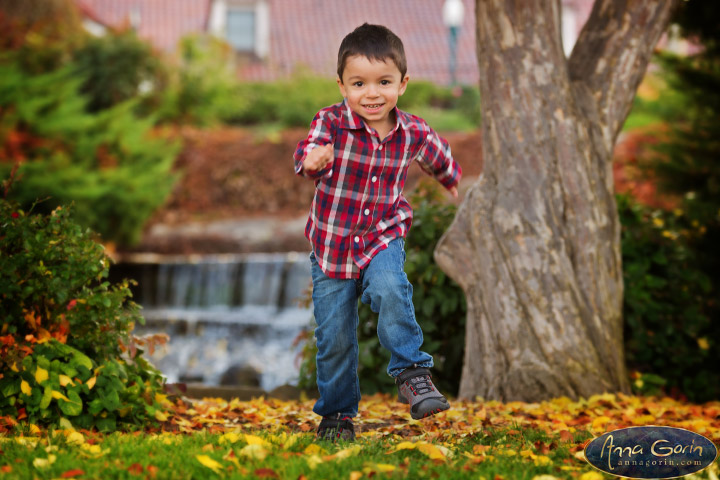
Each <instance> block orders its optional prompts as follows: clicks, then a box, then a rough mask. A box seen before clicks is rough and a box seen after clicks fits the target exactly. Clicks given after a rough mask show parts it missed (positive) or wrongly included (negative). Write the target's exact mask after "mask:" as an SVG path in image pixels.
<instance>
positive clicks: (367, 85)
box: [337, 55, 408, 138]
mask: <svg viewBox="0 0 720 480" xmlns="http://www.w3.org/2000/svg"><path fill="white" fill-rule="evenodd" d="M407 82H408V77H407V75H406V76H405V78H402V74H401V73H400V70H399V69H398V68H397V66H396V65H395V63H394V62H393V61H392V60H390V59H388V60H387V61H384V62H383V61H375V60H370V59H369V58H368V57H366V56H364V55H354V56H352V57H349V58H348V59H347V61H346V63H345V69H344V71H343V78H338V79H337V83H338V86H339V87H340V93H342V96H343V97H345V98H346V99H347V102H348V105H349V106H350V109H351V110H352V111H353V112H355V113H357V114H358V115H360V117H362V119H363V120H365V122H366V123H367V124H368V125H369V126H371V127H372V128H374V129H375V130H377V132H378V134H379V135H380V138H385V137H386V136H387V134H388V133H390V131H391V130H392V129H393V128H394V127H395V118H394V116H393V115H392V113H393V109H394V108H395V106H396V105H397V101H398V97H400V95H402V94H403V93H405V88H406V87H407Z"/></svg>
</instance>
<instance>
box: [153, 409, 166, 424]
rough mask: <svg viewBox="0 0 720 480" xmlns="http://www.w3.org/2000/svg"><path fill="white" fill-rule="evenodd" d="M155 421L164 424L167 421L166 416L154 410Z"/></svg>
mask: <svg viewBox="0 0 720 480" xmlns="http://www.w3.org/2000/svg"><path fill="white" fill-rule="evenodd" d="M155 419H156V420H157V421H158V422H166V421H167V419H168V416H167V415H166V414H165V412H163V411H161V410H155Z"/></svg>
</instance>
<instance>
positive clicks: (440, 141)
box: [415, 126, 462, 197]
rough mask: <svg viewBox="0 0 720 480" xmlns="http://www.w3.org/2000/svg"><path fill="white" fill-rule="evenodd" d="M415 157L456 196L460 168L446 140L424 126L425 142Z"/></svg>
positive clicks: (460, 173)
mask: <svg viewBox="0 0 720 480" xmlns="http://www.w3.org/2000/svg"><path fill="white" fill-rule="evenodd" d="M415 158H416V160H417V161H418V163H420V166H421V167H422V169H423V170H425V172H427V173H428V174H429V175H432V176H433V177H435V178H436V179H437V181H439V182H440V183H442V184H443V186H444V187H445V188H447V189H448V190H450V193H452V194H453V196H455V197H457V185H458V183H459V182H460V177H462V168H460V165H459V164H458V163H457V162H456V161H455V160H454V159H453V157H452V152H451V151H450V145H449V144H448V142H447V140H445V139H444V138H442V137H441V136H440V135H438V134H437V133H435V131H434V130H433V129H432V128H430V127H429V126H426V131H425V143H423V145H422V147H421V148H420V151H419V152H418V155H417V157H415Z"/></svg>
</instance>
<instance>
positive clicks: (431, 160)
mask: <svg viewBox="0 0 720 480" xmlns="http://www.w3.org/2000/svg"><path fill="white" fill-rule="evenodd" d="M395 116H396V118H397V122H396V125H395V128H394V129H393V130H392V131H391V132H390V134H389V135H388V136H387V137H386V138H385V139H384V140H382V139H380V138H379V136H378V134H377V132H376V131H375V129H373V128H372V127H369V126H368V125H366V124H365V122H364V121H363V120H362V118H360V116H359V115H358V114H356V113H355V112H353V111H352V110H351V109H350V107H349V106H348V105H347V104H346V103H345V102H343V103H339V104H336V105H332V106H330V107H326V108H324V109H322V110H320V112H318V114H317V115H316V116H315V118H314V119H313V122H312V124H311V125H310V133H309V134H308V137H307V138H306V139H305V140H303V141H301V142H300V143H299V144H298V146H297V150H295V155H294V159H295V173H297V174H298V175H303V176H305V177H308V178H311V179H313V180H315V198H314V199H313V202H312V206H311V208H310V217H309V218H308V222H307V225H306V227H305V236H306V237H307V238H308V240H310V243H311V244H312V248H313V252H314V253H315V257H316V259H317V261H318V264H319V265H320V267H321V268H322V270H323V272H325V274H326V275H327V276H328V277H331V278H344V279H347V278H358V277H359V275H360V270H361V269H362V268H364V267H365V266H367V264H368V263H370V260H371V259H372V258H373V256H375V254H376V253H378V252H379V251H381V250H384V249H385V248H387V245H388V243H390V241H392V240H394V239H396V238H400V237H404V236H405V235H406V234H407V232H408V230H409V229H410V224H411V223H412V209H411V208H410V204H409V203H408V202H407V200H406V199H405V197H404V196H403V193H402V192H403V187H404V185H405V179H406V177H407V172H408V168H409V167H410V164H411V163H412V161H413V160H417V161H418V162H419V164H420V166H421V167H422V168H423V170H425V171H426V172H427V173H428V174H430V175H432V176H434V177H435V178H436V179H437V180H438V181H439V182H440V183H442V184H443V185H444V186H445V187H446V188H448V189H450V188H452V187H454V186H456V185H457V184H458V181H459V180H460V176H461V174H462V170H461V168H460V166H459V165H458V164H457V163H456V162H455V161H454V160H453V158H452V154H451V153H450V146H449V145H448V143H447V141H446V140H445V139H444V138H442V137H440V136H438V135H437V134H436V133H435V131H434V130H433V129H431V128H430V127H429V126H428V125H427V123H425V121H424V120H422V119H421V118H419V117H416V116H414V115H410V114H408V113H405V112H403V111H401V110H399V109H398V108H397V107H396V108H395ZM327 144H333V145H334V146H335V160H334V161H333V162H330V163H329V164H328V165H326V166H325V167H324V168H323V169H321V170H318V171H315V172H308V171H305V170H304V169H303V160H304V159H305V156H306V155H307V154H308V153H309V152H310V151H311V150H312V149H313V148H315V147H318V146H322V145H327Z"/></svg>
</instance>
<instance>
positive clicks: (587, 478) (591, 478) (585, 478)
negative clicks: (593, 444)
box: [580, 470, 603, 480]
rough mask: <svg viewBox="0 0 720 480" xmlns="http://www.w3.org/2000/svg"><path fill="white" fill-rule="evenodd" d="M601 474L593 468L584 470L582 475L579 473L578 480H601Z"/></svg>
mask: <svg viewBox="0 0 720 480" xmlns="http://www.w3.org/2000/svg"><path fill="white" fill-rule="evenodd" d="M602 479H603V476H602V474H601V473H600V472H596V471H595V470H592V471H590V472H585V473H583V474H582V475H580V480H602Z"/></svg>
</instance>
